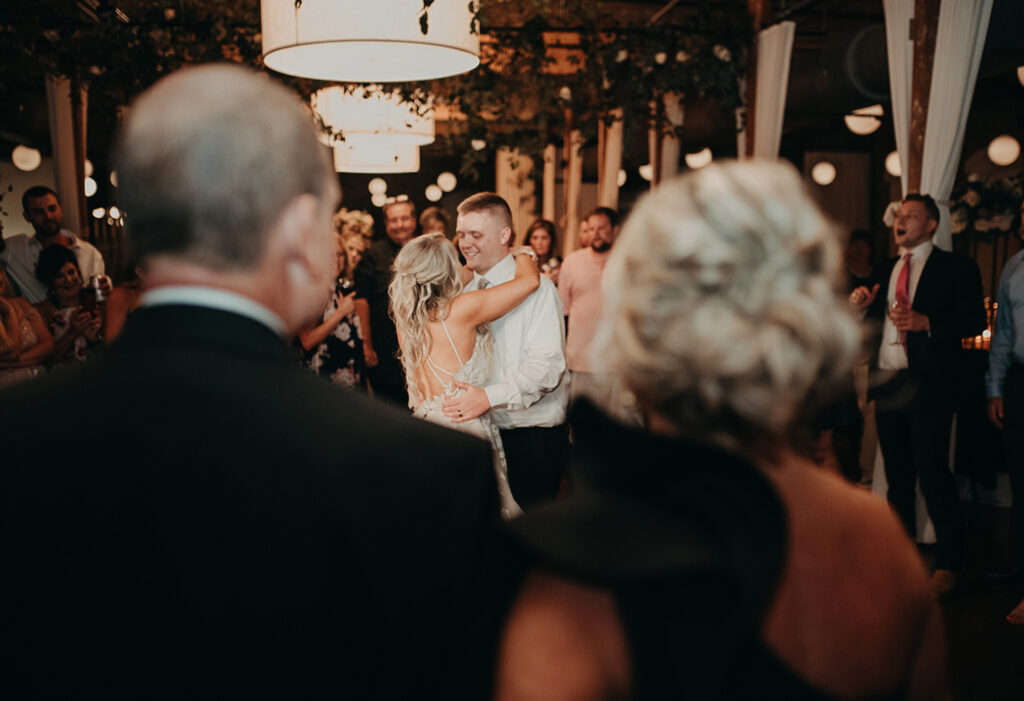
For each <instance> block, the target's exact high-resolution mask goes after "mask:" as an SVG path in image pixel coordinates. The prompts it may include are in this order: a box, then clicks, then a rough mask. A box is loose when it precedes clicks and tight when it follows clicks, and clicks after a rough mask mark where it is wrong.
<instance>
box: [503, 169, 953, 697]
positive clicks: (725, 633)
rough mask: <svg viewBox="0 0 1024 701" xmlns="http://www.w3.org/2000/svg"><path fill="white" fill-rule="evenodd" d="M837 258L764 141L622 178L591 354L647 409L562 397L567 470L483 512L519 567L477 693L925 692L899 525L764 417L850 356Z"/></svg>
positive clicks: (810, 394)
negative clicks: (737, 156)
mask: <svg viewBox="0 0 1024 701" xmlns="http://www.w3.org/2000/svg"><path fill="white" fill-rule="evenodd" d="M840 262H841V258H840V247H839V243H838V236H837V235H836V233H835V231H834V230H833V228H832V226H831V225H830V224H829V223H828V222H827V221H826V220H825V218H824V217H823V215H822V214H821V213H820V211H819V210H818V209H817V207H816V206H815V205H814V203H813V202H812V200H811V199H810V197H809V195H808V194H807V193H806V192H805V191H804V187H803V184H802V182H801V179H800V176H799V175H798V174H797V172H796V171H795V170H793V168H792V167H790V166H788V165H782V164H777V163H767V162H763V163H757V162H754V163H742V164H741V163H733V164H722V165H717V166H709V167H708V168H706V169H702V170H700V171H697V172H695V173H693V174H691V175H687V176H685V177H683V178H680V179H678V180H672V181H669V182H666V183H664V184H662V186H661V187H660V188H659V189H658V190H657V191H655V192H654V193H652V194H650V195H647V196H646V197H645V198H643V200H642V201H641V202H640V204H639V205H638V206H637V208H636V209H635V211H634V213H633V215H632V216H631V217H630V218H629V220H628V221H627V222H626V224H625V227H624V229H623V231H622V234H621V236H620V238H619V240H618V242H617V244H616V246H615V249H614V251H613V252H612V257H611V259H610V260H609V262H608V267H607V269H606V271H605V276H604V280H603V284H604V290H605V292H604V294H605V300H606V305H607V306H606V318H605V319H604V325H603V328H602V329H601V330H600V331H599V335H598V339H597V341H596V349H595V351H594V356H595V358H603V359H605V360H606V362H607V363H608V366H609V369H610V370H611V371H612V372H615V373H617V374H618V375H619V376H620V377H621V378H622V380H623V382H624V383H625V385H626V386H627V387H628V388H629V389H630V390H631V391H632V392H633V393H634V394H635V396H636V398H637V400H638V403H639V405H640V406H641V408H642V409H643V411H644V412H645V414H646V418H647V426H648V427H649V432H644V431H639V430H633V429H629V428H626V427H623V426H621V425H618V424H616V423H614V422H612V421H610V420H609V419H607V418H606V417H605V416H604V415H603V414H602V413H600V412H599V411H598V410H597V409H595V408H594V407H592V406H589V405H586V404H583V405H581V406H578V407H577V408H576V409H575V410H574V414H575V415H574V417H573V418H574V419H575V421H574V422H573V425H574V431H575V433H574V435H575V439H576V443H575V449H576V459H575V464H574V467H575V468H576V472H577V473H578V474H580V480H579V483H580V486H579V489H577V490H576V492H575V493H574V495H573V496H571V497H570V498H569V499H566V500H562V501H558V502H554V503H552V504H549V505H546V506H544V507H541V508H538V509H536V510H533V511H529V512H527V513H526V514H524V515H523V516H522V517H521V518H520V519H517V520H516V521H513V522H511V523H509V524H507V525H506V530H507V532H508V533H509V534H510V537H511V538H512V540H513V542H514V543H515V544H516V545H517V546H518V547H519V548H520V549H521V550H522V551H523V552H524V553H525V554H526V555H527V557H529V558H532V561H533V563H534V569H533V571H532V572H531V573H529V574H528V575H527V576H526V577H525V579H524V581H523V582H522V586H521V589H520V590H519V594H518V599H517V601H516V603H515V605H514V607H513V609H512V611H511V614H510V617H509V620H508V625H507V629H506V631H505V635H504V640H503V643H502V652H501V665H500V670H499V679H498V693H497V698H498V699H500V700H501V701H510V700H513V699H516V700H518V699H565V698H572V699H612V698H686V699H723V698H730V699H731V698H736V699H745V698H785V699H792V698H800V699H839V698H841V699H889V698H893V699H896V698H912V699H941V698H946V697H947V691H946V682H945V673H944V649H943V636H942V621H941V617H940V614H939V611H938V608H937V605H936V602H935V601H934V600H933V598H932V595H931V589H930V587H929V584H928V578H927V575H926V572H925V568H924V566H923V564H922V562H921V559H920V557H919V555H918V553H917V551H916V549H915V547H914V545H913V544H912V543H911V542H910V540H909V539H908V538H907V537H906V534H905V533H904V532H903V529H902V527H901V525H900V523H899V521H898V519H897V518H896V517H895V516H894V515H893V513H892V512H891V511H890V509H889V508H888V507H887V505H886V504H885V503H884V502H882V501H881V500H878V499H876V498H874V497H872V496H871V495H869V494H865V493H863V492H862V491H861V490H858V489H856V488H855V487H852V486H850V485H848V484H846V483H845V482H844V481H843V480H842V478H841V477H839V476H838V475H834V474H831V473H828V472H825V471H823V470H820V469H817V468H816V467H815V465H813V464H811V463H810V462H808V461H807V460H805V459H803V458H801V457H799V456H798V455H797V454H796V453H795V452H794V451H793V449H792V448H791V446H790V442H789V438H788V437H789V435H790V434H791V432H792V431H793V430H794V429H795V428H796V427H798V426H799V425H801V424H802V423H803V422H805V421H807V420H809V419H810V417H812V416H813V413H812V412H813V411H814V410H815V407H819V406H821V405H822V402H825V401H828V398H829V393H828V388H829V387H830V386H833V385H835V383H837V382H840V381H841V380H842V379H843V378H845V376H846V375H847V374H848V373H849V371H850V367H851V365H852V363H853V362H854V360H855V358H856V356H857V350H858V347H859V341H860V337H859V333H858V326H857V323H856V321H855V320H854V319H853V318H852V315H851V313H850V311H849V310H848V308H847V306H848V305H847V304H846V301H845V299H842V298H840V297H838V296H837V295H836V290H837V286H838V285H839V284H840V283H841V282H842V280H841V274H842V271H841V266H840ZM638 455H642V456H644V458H645V459H644V460H641V461H638V460H637V459H636V456H638ZM609 524H614V527H613V528H612V527H609ZM567 670H568V671H569V673H567Z"/></svg>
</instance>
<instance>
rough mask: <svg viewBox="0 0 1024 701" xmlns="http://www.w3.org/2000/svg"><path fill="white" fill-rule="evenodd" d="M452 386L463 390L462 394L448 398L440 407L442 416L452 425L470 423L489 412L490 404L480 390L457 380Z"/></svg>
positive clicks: (484, 393)
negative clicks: (449, 420)
mask: <svg viewBox="0 0 1024 701" xmlns="http://www.w3.org/2000/svg"><path fill="white" fill-rule="evenodd" d="M452 384H454V385H455V386H456V387H458V388H459V389H461V390H463V392H462V394H459V395H457V396H455V397H450V398H449V399H448V400H447V401H445V403H444V405H443V406H442V407H441V409H442V411H444V415H445V416H447V417H448V418H449V419H451V421H452V423H457V424H460V423H462V422H463V421H470V420H472V419H475V418H477V417H479V416H483V415H484V414H486V413H487V412H488V411H489V410H490V408H491V402H490V400H489V399H488V398H487V393H486V392H484V391H483V390H482V389H480V388H479V387H474V386H473V385H467V384H466V383H465V382H459V381H458V380H454V381H453V382H452Z"/></svg>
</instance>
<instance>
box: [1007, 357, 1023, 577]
mask: <svg viewBox="0 0 1024 701" xmlns="http://www.w3.org/2000/svg"><path fill="white" fill-rule="evenodd" d="M1003 445H1004V446H1005V449H1006V468H1007V470H1008V471H1009V473H1010V487H1011V489H1012V490H1013V506H1012V507H1011V508H1010V549H1009V552H1010V568H1011V569H1014V570H1017V569H1020V568H1024V365H1019V364H1016V363H1015V364H1013V365H1011V366H1010V369H1009V371H1008V372H1007V373H1006V379H1005V380H1004V382H1003Z"/></svg>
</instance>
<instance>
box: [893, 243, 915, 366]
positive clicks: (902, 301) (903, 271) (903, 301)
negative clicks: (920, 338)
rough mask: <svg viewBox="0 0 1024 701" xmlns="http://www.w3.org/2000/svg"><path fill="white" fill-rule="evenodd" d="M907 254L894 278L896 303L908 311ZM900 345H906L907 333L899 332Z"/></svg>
mask: <svg viewBox="0 0 1024 701" xmlns="http://www.w3.org/2000/svg"><path fill="white" fill-rule="evenodd" d="M911 255H912V254H910V253H907V254H906V255H905V256H903V267H902V268H900V274H899V276H898V277H897V278H896V301H897V302H898V303H899V305H900V307H902V308H903V309H910V256H911ZM900 343H902V344H903V345H904V346H905V345H907V332H906V331H900Z"/></svg>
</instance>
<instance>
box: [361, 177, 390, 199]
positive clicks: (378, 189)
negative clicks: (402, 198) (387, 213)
mask: <svg viewBox="0 0 1024 701" xmlns="http://www.w3.org/2000/svg"><path fill="white" fill-rule="evenodd" d="M366 189H367V190H369V191H370V194H371V195H382V194H384V193H385V192H387V191H388V181H387V180H385V179H384V178H372V179H371V180H370V182H369V184H368V185H367V186H366Z"/></svg>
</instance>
